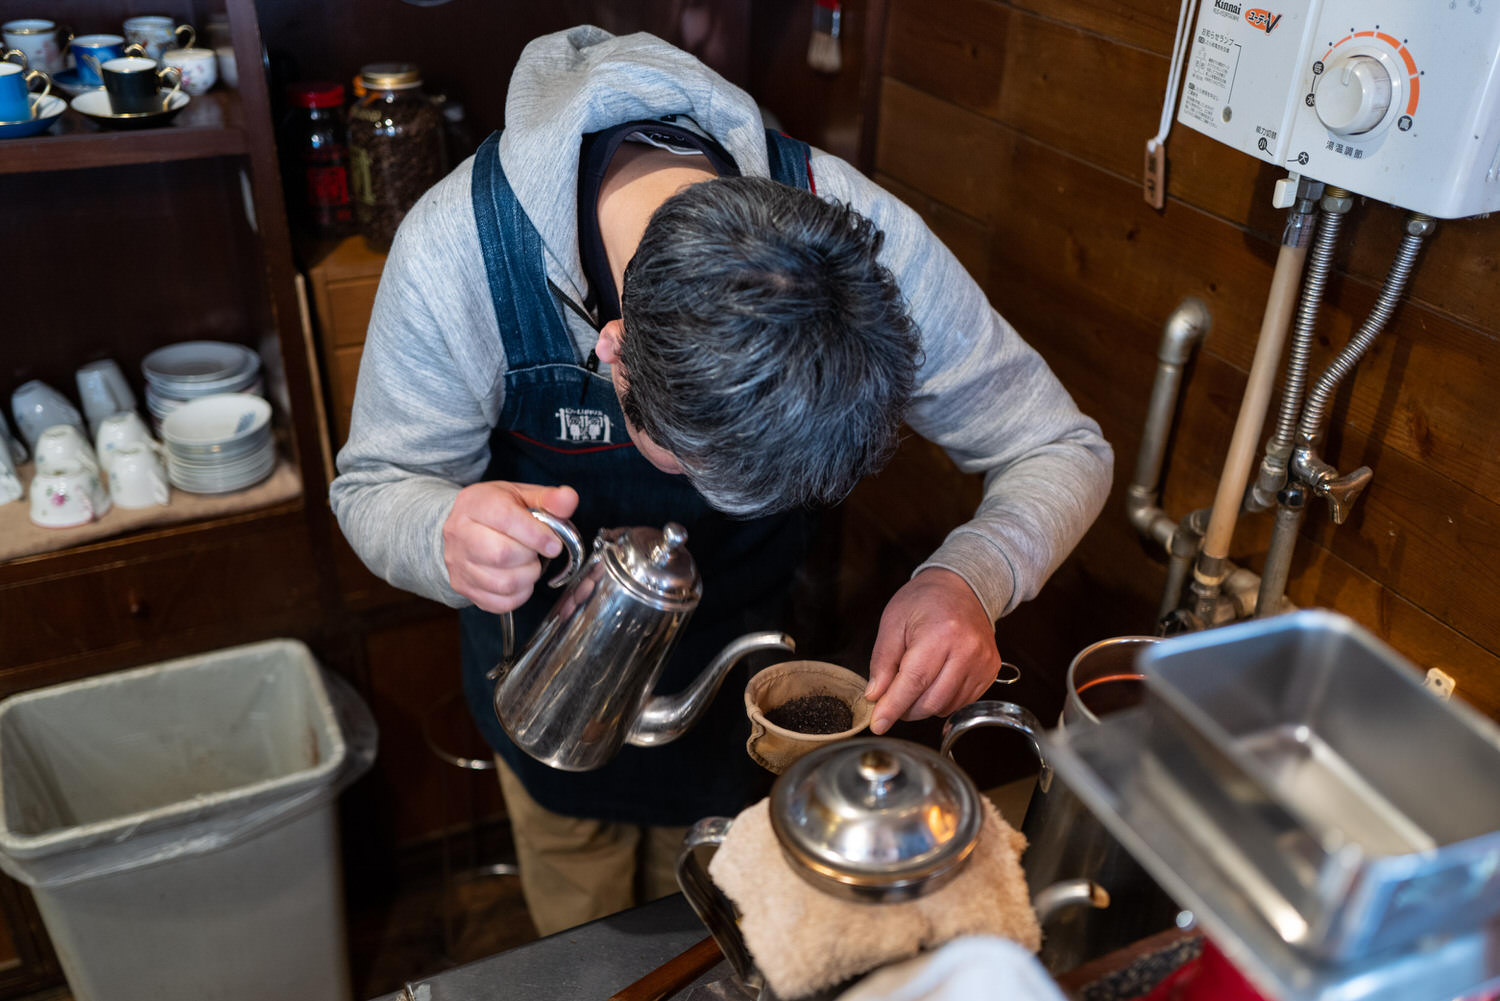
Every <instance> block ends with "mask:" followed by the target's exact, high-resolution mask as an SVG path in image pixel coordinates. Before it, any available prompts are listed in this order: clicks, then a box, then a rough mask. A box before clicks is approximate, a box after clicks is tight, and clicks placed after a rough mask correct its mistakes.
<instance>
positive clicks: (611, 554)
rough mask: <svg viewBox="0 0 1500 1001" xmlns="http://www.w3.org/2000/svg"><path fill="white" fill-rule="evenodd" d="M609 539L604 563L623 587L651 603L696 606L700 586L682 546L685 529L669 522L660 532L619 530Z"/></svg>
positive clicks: (700, 583) (645, 529) (685, 548)
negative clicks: (664, 602) (662, 602)
mask: <svg viewBox="0 0 1500 1001" xmlns="http://www.w3.org/2000/svg"><path fill="white" fill-rule="evenodd" d="M611 537H612V538H611V544H610V545H609V546H608V547H607V548H606V553H605V556H606V559H605V562H606V564H607V565H608V566H609V567H610V570H611V573H612V575H613V576H614V577H615V578H616V579H617V580H619V581H620V582H621V583H622V584H623V585H624V586H625V587H627V588H629V589H630V590H631V591H632V592H635V593H637V594H639V595H640V597H641V598H643V599H645V600H647V601H651V602H656V601H662V600H666V601H673V602H683V603H685V604H687V605H689V606H692V605H695V604H697V601H698V598H699V596H700V595H701V594H702V588H703V585H702V582H701V580H700V579H699V576H698V568H697V565H696V564H695V563H694V562H693V557H692V554H691V553H689V552H688V550H687V546H685V545H684V543H686V542H687V529H685V528H683V527H682V526H681V525H679V524H678V523H677V522H675V521H669V522H667V524H666V525H665V526H664V527H663V528H662V530H661V531H660V532H657V531H656V530H655V529H651V528H645V527H641V528H630V529H620V530H617V531H614V532H612V533H611Z"/></svg>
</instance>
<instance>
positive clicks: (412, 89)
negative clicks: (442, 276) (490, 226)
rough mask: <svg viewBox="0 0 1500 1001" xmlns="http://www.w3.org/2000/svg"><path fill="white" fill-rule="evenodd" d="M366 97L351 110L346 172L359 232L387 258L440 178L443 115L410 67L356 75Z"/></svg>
mask: <svg viewBox="0 0 1500 1001" xmlns="http://www.w3.org/2000/svg"><path fill="white" fill-rule="evenodd" d="M359 80H360V85H361V86H362V87H363V89H364V91H365V93H364V95H363V96H362V97H360V98H359V100H357V101H355V102H354V105H353V106H352V107H351V108H350V109H349V168H350V180H351V182H352V184H353V188H354V208H355V213H356V215H357V217H358V219H359V229H360V232H361V233H362V234H363V235H364V238H365V242H366V243H367V244H368V245H369V247H370V249H371V250H373V251H376V252H377V253H385V252H386V251H387V250H389V249H390V247H391V239H392V238H393V237H394V236H395V235H396V227H397V226H399V225H400V224H401V220H402V218H403V217H405V215H406V213H407V211H408V210H409V209H410V208H411V207H412V205H414V204H416V201H417V199H418V198H420V197H421V196H422V193H423V192H425V191H426V190H427V189H428V188H430V187H432V185H433V184H435V183H436V182H437V181H438V180H439V179H440V178H441V177H442V176H443V169H444V149H443V141H444V140H443V116H442V113H441V112H440V111H439V110H438V108H437V106H436V105H435V104H434V103H433V102H432V101H431V99H429V98H428V96H427V95H426V94H424V93H423V92H422V74H421V71H420V70H418V69H417V67H416V66H415V65H414V64H412V63H372V64H371V65H369V66H366V67H364V68H363V69H361V70H360V74H359Z"/></svg>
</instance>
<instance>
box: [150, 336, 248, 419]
mask: <svg viewBox="0 0 1500 1001" xmlns="http://www.w3.org/2000/svg"><path fill="white" fill-rule="evenodd" d="M141 374H142V375H144V376H145V377H146V409H147V410H148V411H150V413H151V420H152V423H154V424H155V425H156V426H157V427H158V428H160V427H161V422H162V421H163V420H164V419H165V418H166V416H167V415H168V414H170V413H171V412H172V411H174V410H176V409H177V408H178V407H180V406H182V405H183V404H184V403H186V402H187V401H189V400H196V399H200V398H202V397H205V396H214V395H216V394H219V393H252V394H254V395H256V396H261V395H263V388H262V383H261V378H260V355H258V354H256V353H255V352H254V351H252V350H250V349H249V348H247V347H245V346H244V345H241V344H230V343H227V342H225V341H181V342H179V343H177V344H168V345H167V346H166V347H162V348H157V349H156V350H155V351H153V352H151V353H150V354H148V355H147V356H146V357H145V359H144V360H142V362H141Z"/></svg>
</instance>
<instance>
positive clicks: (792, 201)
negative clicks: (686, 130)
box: [621, 177, 921, 517]
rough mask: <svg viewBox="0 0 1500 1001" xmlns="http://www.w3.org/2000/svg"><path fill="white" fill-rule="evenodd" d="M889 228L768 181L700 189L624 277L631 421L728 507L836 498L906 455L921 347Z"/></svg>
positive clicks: (732, 180)
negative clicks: (904, 435)
mask: <svg viewBox="0 0 1500 1001" xmlns="http://www.w3.org/2000/svg"><path fill="white" fill-rule="evenodd" d="M882 239H883V234H882V233H881V232H880V231H879V230H878V229H876V228H875V226H874V224H872V223H871V222H870V221H869V220H868V219H866V218H864V217H863V216H861V215H860V214H859V213H857V212H855V211H854V210H853V209H852V208H850V207H849V206H847V205H842V204H838V203H834V202H829V201H825V200H823V199H822V198H819V197H818V196H816V195H813V194H810V193H808V192H805V191H802V190H799V189H797V188H792V187H788V186H787V185H784V184H778V183H777V182H775V181H772V180H768V179H766V178H756V177H729V178H720V179H717V180H712V181H705V182H702V183H700V184H694V185H691V186H689V187H687V188H685V189H683V190H682V191H680V192H678V193H677V194H675V195H673V196H672V197H671V198H669V199H668V200H667V201H666V202H665V203H663V204H662V205H661V207H660V208H658V209H657V210H656V212H655V214H654V215H652V217H651V221H650V223H649V224H648V225H647V227H646V231H645V234H644V235H643V237H642V238H641V242H640V245H639V246H638V247H637V249H636V252H635V256H634V257H633V258H632V259H631V261H630V263H629V265H628V266H627V267H626V269H625V282H624V284H625V290H624V295H623V296H622V298H621V307H622V313H623V319H624V322H625V336H624V344H623V346H622V348H621V361H622V362H623V363H624V366H625V372H626V376H627V379H628V389H627V391H626V392H625V393H624V394H623V399H622V401H621V403H622V406H623V408H624V411H625V416H626V417H628V418H629V419H630V421H631V422H632V423H633V424H635V425H636V426H637V427H639V428H640V429H641V430H642V431H644V432H645V433H646V434H647V435H649V436H650V437H651V439H652V440H653V441H654V442H656V443H657V444H658V445H660V446H661V447H662V448H665V449H666V450H667V451H669V452H671V453H672V455H673V456H674V457H676V459H677V461H678V462H679V463H680V464H681V465H682V467H683V471H684V472H685V473H686V475H687V477H688V478H689V480H691V481H692V483H693V485H694V486H695V487H696V488H697V489H698V491H699V492H700V493H702V494H703V495H704V496H705V497H706V498H707V499H708V500H709V502H710V503H711V504H713V505H714V507H716V508H718V509H719V510H721V511H725V512H728V513H730V514H734V515H739V516H744V517H748V516H753V515H761V514H769V513H771V512H775V511H781V510H786V509H788V508H791V507H795V506H798V505H815V504H833V503H836V502H838V501H839V500H842V499H843V497H844V496H845V495H846V494H847V493H848V492H849V491H850V490H851V489H853V487H854V485H855V483H857V482H858V481H859V480H860V478H862V477H864V476H866V475H868V474H870V473H873V472H875V471H877V470H878V469H880V467H881V466H883V465H884V464H885V462H886V460H887V459H888V458H889V457H890V455H891V453H892V452H893V451H894V449H895V446H896V442H897V435H898V432H899V429H900V426H901V422H902V419H903V417H904V415H905V412H906V407H907V404H908V402H909V400H910V398H911V393H912V386H913V383H914V381H915V376H916V368H917V365H918V363H919V356H920V353H921V349H920V343H919V337H918V333H917V330H916V326H915V324H914V323H913V322H912V320H911V317H910V316H908V315H907V312H906V306H905V303H904V301H903V299H902V296H901V290H900V289H899V288H898V287H897V286H896V282H895V279H894V277H893V276H892V275H891V273H890V271H889V270H888V269H886V268H885V267H884V266H883V265H881V264H880V263H879V261H878V260H877V259H876V257H877V255H878V254H879V252H880V246H881V242H882Z"/></svg>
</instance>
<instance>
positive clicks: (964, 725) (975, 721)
mask: <svg viewBox="0 0 1500 1001" xmlns="http://www.w3.org/2000/svg"><path fill="white" fill-rule="evenodd" d="M978 726H1003V727H1006V728H1008V729H1011V730H1016V731H1018V732H1020V733H1022V734H1025V736H1026V739H1027V740H1029V741H1031V749H1032V750H1033V751H1035V752H1036V759H1037V761H1039V762H1040V763H1041V766H1042V770H1041V772H1040V773H1039V774H1038V775H1037V779H1036V785H1037V788H1038V789H1040V790H1041V791H1042V792H1046V791H1047V790H1048V789H1050V788H1051V787H1052V766H1051V765H1050V764H1048V763H1047V758H1046V756H1045V755H1043V754H1042V745H1041V741H1039V740H1038V739H1037V734H1039V733H1040V732H1041V730H1042V723H1041V721H1040V720H1038V719H1037V718H1036V716H1035V715H1033V714H1032V712H1031V710H1030V709H1027V708H1026V707H1024V706H1018V705H1016V704H1015V703H1014V702H998V701H993V700H990V701H984V702H973V703H970V704H969V705H966V706H964V707H963V708H962V709H960V710H958V711H957V712H955V713H954V714H953V715H952V716H949V717H948V718H947V720H945V721H944V722H943V742H942V745H941V747H940V748H939V751H940V753H942V754H946V755H948V756H949V757H950V758H951V757H952V756H953V745H954V744H955V743H956V742H957V741H958V738H959V737H962V736H963V735H964V734H966V733H968V732H969V731H970V730H972V729H974V728H975V727H978Z"/></svg>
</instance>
